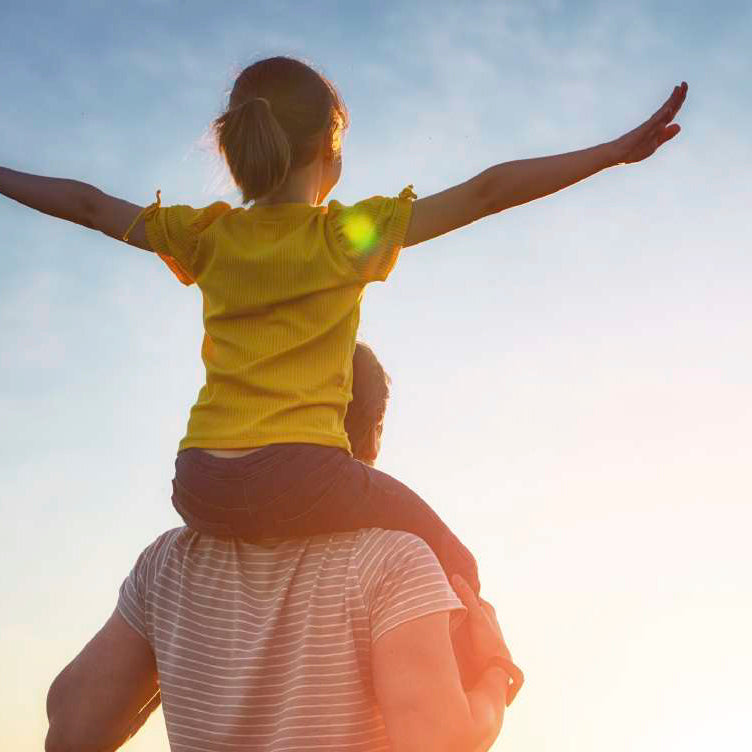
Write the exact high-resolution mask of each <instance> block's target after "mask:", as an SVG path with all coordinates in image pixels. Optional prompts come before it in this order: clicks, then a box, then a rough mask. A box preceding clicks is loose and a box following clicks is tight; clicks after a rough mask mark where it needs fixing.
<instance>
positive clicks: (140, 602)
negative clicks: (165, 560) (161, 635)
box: [117, 549, 149, 640]
mask: <svg viewBox="0 0 752 752" xmlns="http://www.w3.org/2000/svg"><path fill="white" fill-rule="evenodd" d="M148 554H149V549H146V551H144V552H143V553H142V554H141V556H139V557H138V559H137V561H136V564H135V565H134V567H133V569H131V572H130V574H129V575H128V576H127V577H126V578H125V581H124V582H123V584H122V585H121V586H120V595H119V597H118V603H117V609H118V611H119V612H120V615H121V616H122V617H123V618H124V619H125V620H126V621H127V622H128V624H130V626H131V627H133V629H135V630H136V632H138V633H139V634H140V635H141V636H142V637H143V638H144V639H145V640H148V636H147V634H146V574H147V573H146V569H147V567H148V560H149V556H148Z"/></svg>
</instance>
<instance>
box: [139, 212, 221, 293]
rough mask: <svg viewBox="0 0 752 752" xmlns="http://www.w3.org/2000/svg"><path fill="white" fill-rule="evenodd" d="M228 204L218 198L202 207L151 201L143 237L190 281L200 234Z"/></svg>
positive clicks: (195, 272)
mask: <svg viewBox="0 0 752 752" xmlns="http://www.w3.org/2000/svg"><path fill="white" fill-rule="evenodd" d="M230 208H231V207H230V205H229V204H226V203H225V202H224V201H217V202H215V203H213V204H211V205H210V206H207V207H205V208H203V209H194V208H193V207H192V206H185V205H182V204H178V205H175V206H164V207H163V206H158V205H154V206H152V207H149V208H148V209H147V210H146V212H145V213H144V225H145V229H146V238H147V240H148V241H149V245H150V246H151V249H152V250H153V251H154V252H155V253H157V254H158V255H159V257H160V258H161V259H162V260H163V261H164V262H165V263H166V264H167V266H169V267H170V269H171V270H172V272H173V273H174V274H175V276H176V277H177V278H178V279H179V280H180V281H181V282H182V283H183V284H185V285H191V284H193V283H194V282H195V281H196V277H197V275H198V269H199V264H200V258H199V245H200V244H199V240H200V237H201V234H202V233H203V232H204V231H205V230H207V229H208V228H209V227H210V226H211V224H212V223H213V222H215V221H216V220H217V219H218V218H219V217H221V216H222V215H223V214H225V213H226V212H228V211H230Z"/></svg>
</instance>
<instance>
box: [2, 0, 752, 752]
mask: <svg viewBox="0 0 752 752" xmlns="http://www.w3.org/2000/svg"><path fill="white" fill-rule="evenodd" d="M0 23H2V28H3V29H4V30H5V31H6V34H5V39H4V43H3V45H2V47H1V48H0V65H1V66H2V70H3V71H4V74H5V75H4V76H3V81H4V85H3V97H2V101H1V102H0V164H2V165H4V166H7V167H11V168H15V169H20V170H25V171H29V172H36V173H39V174H47V175H54V176H62V177H71V178H76V179H79V180H83V181H86V182H89V183H92V184H94V185H96V186H98V187H100V188H101V189H103V190H105V191H107V192H110V193H113V194H115V195H119V196H121V197H123V198H126V199H128V200H130V201H133V202H141V203H144V204H145V203H149V202H150V201H152V200H153V196H154V191H155V190H156V189H157V188H161V189H162V197H163V202H164V203H165V204H169V203H191V204H193V205H196V206H198V205H205V204H208V203H210V202H212V201H214V200H217V199H219V198H221V199H224V200H228V201H230V202H231V203H238V197H237V194H236V193H235V192H234V191H233V190H232V189H231V188H230V187H228V186H229V184H228V180H227V176H226V173H225V172H224V171H223V170H222V167H221V164H220V162H219V160H218V158H217V156H216V154H215V153H214V152H213V151H212V148H211V144H210V142H209V140H208V138H207V132H208V131H207V129H208V126H209V124H210V122H211V120H212V118H213V117H215V116H216V115H217V114H218V113H219V111H220V110H221V108H222V106H223V105H224V102H225V97H226V93H227V91H228V89H229V87H230V86H231V84H232V81H233V76H234V75H235V73H236V72H237V71H238V70H239V69H240V68H242V67H243V66H244V65H245V64H247V63H249V62H252V61H253V60H254V59H256V58H258V57H261V56H265V55H269V54H280V53H282V54H291V55H296V56H300V57H303V58H305V59H308V60H310V61H312V62H313V63H315V64H316V65H317V66H319V67H320V68H322V69H323V70H324V71H325V72H326V73H327V74H328V75H330V76H331V77H332V78H333V79H334V81H335V83H336V84H337V85H338V87H339V88H340V90H341V92H342V94H343V96H344V98H345V101H346V102H347V104H348V107H349V108H350V112H351V120H352V124H351V129H350V132H349V133H348V135H347V137H346V141H345V152H344V159H345V166H344V173H343V178H342V181H341V182H340V184H339V186H338V187H337V188H336V189H335V192H334V194H333V196H334V197H335V198H338V199H339V200H341V201H343V202H354V201H356V200H358V199H361V198H364V197H366V196H369V195H372V194H376V193H381V194H396V193H397V192H399V191H400V190H401V189H402V188H403V187H404V185H406V184H407V183H413V184H414V185H415V189H416V191H417V193H418V194H419V195H427V194H429V193H432V192H434V191H437V190H441V189H443V188H445V187H448V186H449V185H452V184H454V183H456V182H460V181H462V180H465V179H467V178H468V177H470V176H472V175H473V174H475V173H477V172H479V171H480V170H482V169H484V168H486V167H488V166H490V165H491V164H494V163H496V162H501V161H505V160H508V159H515V158H521V157H528V156H540V155H544V154H549V153H556V152H560V151H568V150H571V149H575V148H579V147H584V146H590V145H593V144H595V143H599V142H601V141H604V140H607V139H609V138H614V137H616V136H618V135H620V134H621V133H622V132H624V131H625V130H627V129H629V128H632V127H634V126H636V125H637V124H639V122H641V120H642V119H644V118H645V117H647V116H648V115H650V114H651V113H652V112H653V110H654V109H655V108H656V107H657V106H658V105H659V104H660V103H661V102H662V101H663V99H664V98H665V96H666V95H667V94H668V93H669V92H670V90H671V87H672V86H673V85H674V84H675V83H677V82H679V81H680V80H682V79H685V80H687V81H688V82H689V84H690V94H689V98H688V101H687V104H686V107H685V110H684V111H683V112H682V113H681V114H680V117H679V122H680V123H681V124H682V127H683V129H684V130H683V132H682V133H681V134H680V135H679V137H678V138H677V139H676V140H675V141H674V142H673V143H671V144H669V145H668V146H667V147H666V148H665V149H664V150H662V151H661V152H660V153H659V154H657V155H656V156H655V157H653V158H652V159H651V160H650V161H648V162H646V163H644V164H640V165H635V166H632V167H629V168H619V169H616V170H611V171H609V172H608V173H606V174H602V175H599V176H596V177H595V178H593V179H591V180H590V181H587V182H585V183H582V184H580V185H578V186H575V187H573V188H572V189H569V190H567V191H565V192H563V193H561V194H559V195H557V196H554V197H551V198H548V199H544V200H542V201H539V202H536V203H534V204H532V205H529V206H525V207H521V208H518V209H514V210H512V211H510V212H508V213H505V214H503V215H501V216H499V217H493V218H490V219H487V220H484V221H482V222H479V223H477V224H475V225H473V226H471V227H469V228H466V229H464V230H461V231H459V232H456V233H454V234H452V235H449V236H447V237H445V238H442V239H439V240H437V241H434V242H432V243H430V244H426V245H425V246H424V247H423V246H421V247H418V248H415V249H410V250H409V251H406V252H405V253H404V254H403V257H402V258H401V260H400V262H399V263H398V265H397V268H396V269H395V272H394V274H393V276H392V277H391V278H390V280H389V281H388V283H387V284H385V285H374V286H373V287H372V289H369V290H368V291H367V296H366V302H365V304H364V310H363V325H362V333H363V336H364V337H365V338H366V339H367V340H368V341H369V342H370V343H371V344H372V345H373V346H374V348H375V350H376V352H377V353H378V354H379V356H380V357H381V359H382V361H383V362H384V365H385V366H386V368H387V370H388V371H389V372H390V373H391V375H392V377H393V380H394V385H393V399H392V403H391V405H390V408H389V412H388V415H387V423H386V427H385V435H384V451H383V456H382V460H381V463H380V466H381V468H382V469H384V470H386V471H388V472H391V473H393V474H394V475H396V476H397V477H399V478H400V479H402V480H404V481H406V482H408V483H409V484H410V485H412V486H413V487H414V488H416V490H418V491H419V492H420V493H421V494H422V495H423V496H424V497H425V498H426V499H428V500H429V501H430V502H431V503H432V504H433V505H434V506H435V507H436V509H437V510H438V511H439V512H440V514H442V516H444V518H445V519H447V521H449V522H450V524H452V526H453V527H454V528H455V529H456V530H457V532H458V533H459V534H460V535H461V537H462V538H463V540H465V542H466V543H467V544H468V545H469V546H470V547H471V548H472V549H473V550H474V551H475V552H476V555H477V556H478V558H479V559H480V562H481V573H482V576H483V581H484V591H485V592H486V594H487V597H488V598H489V599H490V600H492V601H493V602H494V603H495V605H496V606H497V610H498V612H499V615H500V619H501V622H502V627H503V628H504V629H505V633H506V634H507V638H508V641H509V643H510V645H511V646H512V649H513V651H514V652H515V655H516V656H517V657H518V660H519V661H520V663H521V664H522V665H523V666H524V667H525V668H526V671H527V674H528V678H529V681H528V686H527V687H526V689H525V692H524V693H523V695H521V696H520V700H518V702H517V703H516V704H515V707H514V708H513V711H512V712H510V714H509V717H508V720H507V727H506V728H505V732H504V735H505V737H506V740H505V742H504V743H505V744H507V745H509V746H510V748H511V746H512V745H513V746H514V748H516V749H521V750H524V751H525V752H533V751H535V752H538V751H539V750H547V749H553V748H555V749H557V750H560V751H561V750H567V749H570V748H571V749H575V748H576V749H577V750H578V752H587V751H589V750H596V749H598V750H600V749H602V748H604V745H607V746H608V748H609V749H611V750H612V752H622V750H624V751H625V752H626V750H633V749H636V748H640V749H641V750H648V751H649V750H653V749H655V750H658V749H665V748H666V746H667V745H670V746H671V747H678V746H679V745H681V746H682V747H683V748H684V749H688V750H692V749H695V748H696V749H700V748H701V747H702V748H707V747H708V745H710V744H713V745H714V746H720V745H721V742H726V741H727V742H728V744H727V746H728V747H729V748H742V747H744V746H745V744H744V740H745V739H746V741H747V744H746V746H749V742H750V740H751V738H750V736H749V730H748V728H747V726H748V724H747V720H746V719H747V715H748V709H747V707H746V705H745V703H744V701H743V695H744V692H748V689H747V681H748V676H749V673H750V670H752V665H751V664H750V657H749V650H748V646H747V636H748V633H749V632H750V630H751V629H752V605H751V604H750V600H749V584H750V583H749V575H748V572H749V571H750V570H752V560H751V559H750V555H749V553H748V552H747V550H748V543H747V531H748V530H749V526H750V523H751V522H752V513H750V500H751V499H752V481H751V480H750V474H749V469H748V468H749V455H750V450H751V449H752V446H751V443H752V442H751V441H750V434H749V424H750V419H752V412H751V408H750V405H752V399H751V397H752V365H751V361H750V358H749V349H750V343H751V342H752V336H751V335H752V326H751V325H750V320H751V315H752V303H750V299H752V296H750V295H749V284H750V278H751V276H752V261H751V260H750V255H749V249H750V244H749V234H750V232H749V231H750V220H749V208H748V207H749V203H750V188H749V172H750V168H751V167H752V136H750V133H751V132H752V131H751V130H750V127H749V123H750V114H752V96H751V95H750V88H749V80H750V73H751V71H750V56H749V53H748V49H747V47H748V42H749V39H750V38H752V10H751V9H750V8H749V6H748V4H747V3H732V2H728V3H721V4H713V5H711V4H707V3H700V2H684V3H678V2H660V3H658V2H644V3H622V4H616V3H607V2H592V3H584V2H567V3H564V2H496V3H483V2H480V3H448V2H431V3H428V2H426V3H420V2H419V3H411V4H410V5H409V7H403V4H400V3H393V2H384V3H379V4H376V3H373V4H371V3H335V2H331V3H305V4H303V3H284V2H274V3H271V2H270V3H263V2H259V3H247V4H245V3H244V4H241V3H221V4H216V5H211V6H210V5H208V4H200V3H196V2H192V1H190V0H186V1H185V2H172V1H168V0H165V1H164V2H149V3H144V2H132V3H128V4H114V3H105V2H99V3H95V2H92V3H84V2H75V3H65V2H61V3H47V2H39V3H33V4H32V3H24V4H21V3H14V4H8V3H6V4H5V5H3V8H2V10H0ZM0 227H1V228H2V231H3V238H4V241H3V243H2V253H3V259H4V262H5V269H4V274H3V275H2V278H0V327H1V328H2V332H3V336H2V339H0V425H3V426H4V427H5V430H4V431H3V434H2V437H0V512H1V513H2V514H3V519H4V520H5V522H6V524H5V525H3V526H1V527H0V550H2V551H3V564H4V567H3V571H4V575H3V577H2V579H1V580H0V602H1V603H2V604H3V608H2V615H1V616H0V636H1V637H2V642H1V647H0V663H1V664H2V665H3V666H4V667H6V670H7V672H8V673H7V676H9V677H10V679H6V680H5V681H3V682H2V686H0V706H2V707H4V708H5V710H6V711H7V720H5V719H4V721H3V723H2V724H1V728H0V740H1V741H3V742H5V744H4V745H3V746H11V744H12V745H13V746H14V748H15V749H18V750H27V749H28V750H31V749H38V748H39V747H40V740H41V737H42V735H43V733H44V729H45V725H44V706H43V701H44V693H45V691H46V687H47V685H48V684H49V682H50V680H51V679H52V677H53V676H54V675H55V673H56V672H57V671H58V670H59V669H60V668H61V667H62V666H63V665H64V663H65V662H66V661H67V660H69V659H70V658H71V657H72V655H74V654H75V652H76V651H77V650H78V649H79V648H80V646H81V645H82V644H83V642H84V641H85V640H86V639H88V638H89V637H90V636H91V634H92V633H93V632H94V631H95V629H97V628H98V626H99V625H100V624H101V623H102V622H103V621H104V619H105V618H106V617H107V615H108V614H109V612H110V611H111V610H112V608H113V607H114V603H115V599H116V595H117V588H118V586H119V584H120V582H121V581H122V579H123V578H124V577H125V575H126V574H127V572H128V569H129V568H130V566H131V565H132V563H133V561H134V560H135V557H136V555H137V554H138V553H139V552H140V550H141V548H142V547H143V546H144V545H146V544H147V543H148V542H149V541H150V540H152V539H153V538H154V537H155V536H156V535H157V534H159V533H160V532H162V531H163V530H165V529H166V528H168V527H172V526H174V525H176V524H177V523H178V518H177V517H176V515H175V514H174V512H173V511H172V508H171V505H170V501H169V492H170V480H171V477H172V474H171V472H172V463H173V461H174V454H175V451H176V447H177V442H178V440H179V439H180V438H181V436H182V434H183V430H184V427H185V421H186V419H187V414H188V409H189V407H190V405H191V404H192V402H193V400H194V398H195V395H196V393H197V390H198V388H199V387H200V385H201V379H202V368H201V362H200V359H199V344H200V339H201V329H200V326H201V311H200V298H199V295H198V294H197V291H196V290H195V288H194V289H186V288H183V287H182V286H181V285H179V284H178V283H177V282H176V281H175V280H174V279H173V278H172V277H171V275H170V273H169V272H168V270H167V269H166V268H165V267H164V266H163V265H162V264H161V262H159V261H158V260H157V259H155V258H154V257H152V256H151V255H150V254H146V253H142V252H139V251H136V250H134V249H131V248H128V247H126V246H125V245H122V244H118V243H116V242H115V241H112V240H110V239H108V238H106V237H104V236H100V235H97V234H95V233H92V232H91V231H88V230H85V229H82V228H79V227H75V226H73V225H68V224H66V223H64V222H60V221H58V220H53V219H50V218H47V217H43V216H41V215H39V214H36V213H34V212H32V211H30V210H28V209H26V208H25V207H22V206H19V205H17V204H15V203H13V202H11V201H8V200H4V199H3V200H0ZM699 656H712V660H710V663H707V662H705V661H706V658H703V659H702V660H703V662H702V665H699V664H698V663H697V661H698V657H699ZM645 665H649V666H650V670H651V680H650V681H649V682H648V683H647V684H646V683H645V677H644V667H645ZM701 670H702V674H701V673H700V671H701ZM4 674H5V670H4ZM700 676H701V677H702V678H701V679H698V677H700ZM708 685H710V686H711V688H712V691H710V692H709V693H708V692H706V691H705V688H706V687H707V686H708ZM700 687H702V689H700ZM625 719H626V721H627V723H628V722H629V721H630V720H633V721H634V723H633V724H632V725H629V726H628V727H627V728H625ZM745 735H746V736H745ZM131 748H132V749H133V750H135V751H136V752H143V751H146V750H148V751H150V752H151V751H152V750H154V751H155V750H159V749H166V742H165V739H164V732H163V730H162V729H161V726H160V722H159V720H158V719H155V720H154V721H153V722H151V723H150V724H149V727H148V728H147V729H146V730H145V731H144V732H143V734H142V736H141V738H138V739H136V740H135V741H134V742H133V743H132V746H131Z"/></svg>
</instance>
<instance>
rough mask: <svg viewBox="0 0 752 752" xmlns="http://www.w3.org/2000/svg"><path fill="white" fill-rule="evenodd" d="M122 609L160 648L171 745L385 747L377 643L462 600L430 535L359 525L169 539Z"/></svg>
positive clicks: (133, 578) (149, 556) (140, 564)
mask: <svg viewBox="0 0 752 752" xmlns="http://www.w3.org/2000/svg"><path fill="white" fill-rule="evenodd" d="M118 609H119V611H120V613H121V614H122V615H123V617H124V618H125V619H126V621H127V622H128V623H129V624H130V625H131V626H132V627H133V628H134V629H135V630H136V631H137V632H139V633H140V634H141V635H142V636H143V637H144V638H145V639H147V640H148V641H149V643H150V645H151V646H152V648H153V650H154V654H155V656H156V661H157V668H158V672H159V681H160V687H161V691H162V705H163V710H164V716H165V721H166V723H167V733H168V737H169V740H170V747H171V749H172V750H173V751H174V752H198V751H199V750H202V751H205V752H223V751H224V750H226V751H227V752H233V751H235V750H238V751H240V750H248V751H249V752H250V751H252V750H253V751H255V750H259V751H261V750H264V751H265V752H272V751H274V752H289V751H292V750H296V751H303V750H332V751H334V750H342V751H343V752H345V751H346V752H359V751H360V750H363V751H364V752H365V750H368V751H369V752H371V751H373V750H387V749H389V742H388V739H387V735H386V730H385V727H384V723H383V719H382V717H381V714H380V712H379V709H378V705H377V704H376V701H375V698H374V695H373V689H372V682H371V645H372V644H373V643H374V642H375V641H376V640H377V639H379V637H381V636H382V635H383V634H385V633H386V632H387V631H389V630H390V629H393V628H394V627H396V626H398V625H400V624H403V623H405V622H407V621H410V620H411V619H416V618H419V617H421V616H425V615H427V614H431V613H435V612H439V611H455V610H458V611H462V610H464V607H463V606H462V604H461V602H460V601H459V599H458V598H457V597H456V595H455V594H454V592H453V590H452V588H451V586H450V585H449V583H448V581H447V579H446V576H445V575H444V572H443V570H442V569H441V566H440V565H439V563H438V561H437V559H436V556H435V555H434V553H433V552H432V551H431V549H430V548H429V547H428V546H427V545H426V543H424V542H423V541H422V540H421V539H420V538H418V537H416V536H414V535H412V534H410V533H405V532H400V531H391V530H380V529H370V530H360V531H355V532H350V533H337V534H332V535H326V536H317V537H315V538H306V539H296V540H278V541H268V542H267V541H265V542H264V543H263V544H260V545H256V544H250V543H246V542H243V541H240V540H237V539H229V538H215V537H212V536H206V535H199V534H198V533H194V532H192V531H190V530H189V529H188V528H178V529H176V530H171V531H169V532H167V533H165V534H164V535H162V536H160V537H159V538H158V539H157V540H156V541H155V542H154V543H152V544H151V545H150V546H149V547H148V548H147V549H146V550H145V551H144V552H143V553H142V554H141V556H140V557H139V559H138V561H137V562H136V565H135V566H134V568H133V570H132V571H131V573H130V575H129V576H128V578H127V579H126V580H125V582H124V583H123V585H122V587H121V589H120V598H119V601H118Z"/></svg>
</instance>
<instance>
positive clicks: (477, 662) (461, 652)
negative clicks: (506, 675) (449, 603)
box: [452, 575, 511, 687]
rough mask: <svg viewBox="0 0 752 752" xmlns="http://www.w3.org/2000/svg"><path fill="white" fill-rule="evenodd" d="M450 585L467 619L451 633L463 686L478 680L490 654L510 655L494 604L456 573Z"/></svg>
mask: <svg viewBox="0 0 752 752" xmlns="http://www.w3.org/2000/svg"><path fill="white" fill-rule="evenodd" d="M452 585H453V586H454V589H455V591H456V592H457V595H458V596H459V598H460V600H461V601H462V603H463V604H464V605H465V607H466V608H467V618H466V619H465V621H464V622H463V623H462V624H461V625H460V626H459V627H458V628H457V629H456V630H455V631H454V633H453V635H452V646H453V648H454V653H455V656H456V658H457V665H458V666H459V669H460V675H461V677H462V683H463V685H464V686H465V687H470V686H473V685H474V684H475V683H476V682H477V680H478V678H479V677H480V674H481V673H482V672H483V670H484V669H485V668H486V666H487V665H488V661H489V660H490V659H491V658H492V657H493V656H496V655H500V656H502V657H503V658H510V659H511V655H510V653H509V648H508V647H507V644H506V642H504V636H503V635H502V633H501V627H500V626H499V622H498V620H497V619H496V611H495V610H494V607H493V606H492V605H491V604H490V603H489V602H488V601H484V600H483V599H482V598H478V597H477V596H476V595H475V593H474V592H473V590H472V588H471V587H470V586H469V585H468V584H467V582H466V581H465V580H464V579H463V578H462V577H460V576H459V575H455V576H454V577H452Z"/></svg>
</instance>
